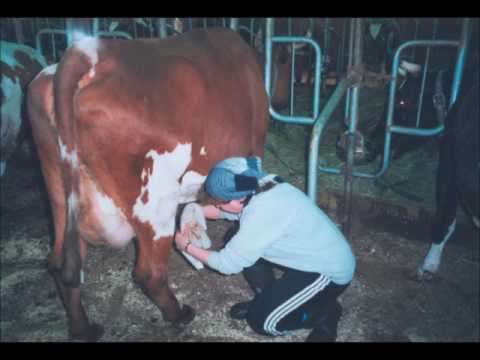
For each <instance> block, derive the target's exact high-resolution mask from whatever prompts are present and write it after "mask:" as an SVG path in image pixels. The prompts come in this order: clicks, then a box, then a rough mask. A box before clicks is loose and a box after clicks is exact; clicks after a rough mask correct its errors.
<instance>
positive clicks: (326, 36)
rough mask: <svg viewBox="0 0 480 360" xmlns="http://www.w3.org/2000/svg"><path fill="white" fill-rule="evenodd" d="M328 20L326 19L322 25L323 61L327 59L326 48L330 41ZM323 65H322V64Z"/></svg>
mask: <svg viewBox="0 0 480 360" xmlns="http://www.w3.org/2000/svg"><path fill="white" fill-rule="evenodd" d="M329 27H330V19H329V18H326V19H325V23H324V28H323V49H322V50H323V53H324V54H325V55H324V61H325V60H326V59H327V58H328V46H329V45H330V44H329V40H330V29H329ZM322 65H323V64H322Z"/></svg>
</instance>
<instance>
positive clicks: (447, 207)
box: [417, 63, 480, 279]
mask: <svg viewBox="0 0 480 360" xmlns="http://www.w3.org/2000/svg"><path fill="white" fill-rule="evenodd" d="M472 75H473V76H472V77H471V78H470V81H468V79H465V81H464V82H463V84H462V87H461V91H460V94H459V97H458V100H457V101H456V102H455V104H454V105H453V106H452V108H451V109H450V110H449V112H448V113H447V117H446V119H445V131H444V134H443V137H442V142H441V147H440V156H439V162H438V168H437V174H436V212H435V216H434V220H433V222H432V228H431V230H432V231H431V245H430V248H429V251H428V253H427V255H426V257H425V258H424V259H423V261H422V264H421V265H420V266H419V268H418V269H417V275H418V277H419V278H420V279H429V278H431V277H432V275H433V274H435V273H437V271H438V269H439V267H440V264H441V259H442V253H443V250H444V247H445V244H446V243H447V241H448V240H449V239H450V238H451V237H452V235H453V234H454V231H455V226H456V212H457V207H458V206H459V205H460V206H461V207H462V209H463V210H464V211H465V212H466V214H467V215H468V216H469V217H470V218H471V219H472V220H473V223H474V225H475V226H476V227H477V228H480V221H479V204H478V203H479V172H480V163H479V155H480V154H479V146H478V142H479V132H478V130H479V129H478V124H479V122H480V115H479V109H478V108H479V105H478V99H479V98H480V94H479V82H480V80H479V72H478V63H477V65H476V67H475V71H474V72H473V73H472Z"/></svg>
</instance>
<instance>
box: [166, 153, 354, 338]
mask: <svg viewBox="0 0 480 360" xmlns="http://www.w3.org/2000/svg"><path fill="white" fill-rule="evenodd" d="M200 202H201V203H202V205H204V206H203V212H204V215H205V217H206V218H209V219H228V220H232V221H238V225H239V226H238V227H237V228H236V229H235V231H234V233H233V235H232V236H231V239H230V240H229V241H228V243H227V244H226V245H225V247H224V248H223V249H222V250H220V251H208V250H204V249H201V248H199V247H196V246H195V245H193V244H192V243H190V242H189V241H188V239H189V235H190V234H189V233H188V232H189V231H194V228H193V227H187V228H186V229H185V230H184V232H183V233H181V232H177V233H176V236H175V242H176V245H177V247H178V248H179V249H180V250H183V251H186V252H187V253H188V254H190V255H192V256H194V257H195V258H197V259H198V260H200V261H201V262H203V263H204V264H206V265H208V266H209V267H211V268H213V269H215V270H217V271H219V272H221V273H223V274H227V275H229V274H237V273H239V272H242V271H243V274H244V277H245V279H246V280H247V282H248V283H249V285H250V286H251V287H252V289H253V291H254V293H255V297H254V299H253V300H251V301H248V302H242V303H238V304H235V305H234V306H232V308H231V310H230V315H231V316H232V317H233V318H235V319H246V320H247V322H248V324H249V325H250V326H251V327H252V329H253V330H255V331H256V332H258V333H260V334H264V335H270V336H277V335H284V334H285V333H286V332H288V331H290V330H295V329H303V328H312V329H313V330H312V332H311V333H310V335H309V336H308V338H307V341H335V339H336V336H337V324H338V321H339V319H340V316H341V313H342V308H341V306H340V304H339V302H338V301H337V298H338V296H339V295H340V294H341V293H342V292H343V291H344V290H345V289H346V288H347V287H348V285H349V284H350V282H351V280H352V278H353V273H354V269H355V258H354V256H353V253H352V250H351V248H350V246H349V244H348V242H347V240H346V239H345V237H344V236H343V235H342V233H341V232H340V230H339V229H338V228H337V226H336V225H335V224H334V223H333V222H332V221H331V220H330V218H329V217H328V216H327V215H326V214H325V213H324V212H323V211H322V210H321V209H320V208H318V207H317V206H316V205H315V204H314V203H313V202H312V201H311V200H310V199H309V198H308V197H307V196H306V195H305V194H304V193H303V192H301V191H300V190H299V189H297V188H296V187H294V186H292V185H290V184H288V183H285V182H283V181H282V180H281V179H280V178H279V177H278V176H275V175H273V174H267V173H265V172H263V171H262V169H261V162H260V158H258V157H253V156H252V157H248V158H243V157H233V158H228V159H225V160H223V161H220V162H219V163H218V164H217V165H216V166H215V167H214V168H213V169H212V170H211V171H210V173H209V175H208V177H207V180H206V182H205V191H204V192H203V194H201V196H200ZM273 267H279V268H280V269H282V270H283V274H282V276H281V277H280V278H279V279H275V277H274V273H273Z"/></svg>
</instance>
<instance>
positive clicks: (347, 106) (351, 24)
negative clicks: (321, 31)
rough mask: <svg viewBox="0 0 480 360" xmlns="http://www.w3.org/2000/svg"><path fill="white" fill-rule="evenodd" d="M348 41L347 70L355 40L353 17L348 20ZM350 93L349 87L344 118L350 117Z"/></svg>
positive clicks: (350, 64) (351, 58) (350, 65)
mask: <svg viewBox="0 0 480 360" xmlns="http://www.w3.org/2000/svg"><path fill="white" fill-rule="evenodd" d="M348 41H349V43H348V65H347V72H348V71H349V70H350V68H351V67H352V65H353V44H354V42H355V19H351V20H350V35H349V40H348ZM350 94H351V89H350V88H349V89H348V90H347V99H346V102H345V119H348V118H349V117H350Z"/></svg>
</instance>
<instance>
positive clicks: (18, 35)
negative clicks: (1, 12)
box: [12, 18, 25, 44]
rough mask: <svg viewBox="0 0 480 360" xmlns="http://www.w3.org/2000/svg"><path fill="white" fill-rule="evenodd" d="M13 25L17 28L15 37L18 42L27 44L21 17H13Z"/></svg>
mask: <svg viewBox="0 0 480 360" xmlns="http://www.w3.org/2000/svg"><path fill="white" fill-rule="evenodd" d="M12 21H13V27H14V30H15V39H16V42H17V43H20V44H25V38H24V37H23V30H22V19H21V18H13V19H12Z"/></svg>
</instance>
